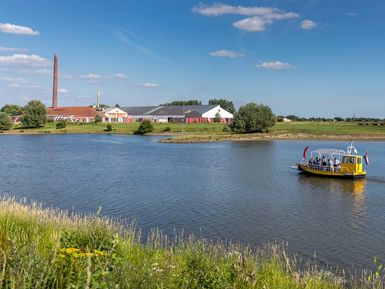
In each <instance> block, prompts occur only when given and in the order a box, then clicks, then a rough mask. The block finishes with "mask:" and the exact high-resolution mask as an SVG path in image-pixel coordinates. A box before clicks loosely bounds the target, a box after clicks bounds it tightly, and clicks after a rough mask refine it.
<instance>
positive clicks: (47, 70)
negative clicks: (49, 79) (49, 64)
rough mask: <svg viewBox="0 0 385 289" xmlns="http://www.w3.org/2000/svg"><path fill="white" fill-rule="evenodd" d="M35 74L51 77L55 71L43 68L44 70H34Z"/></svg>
mask: <svg viewBox="0 0 385 289" xmlns="http://www.w3.org/2000/svg"><path fill="white" fill-rule="evenodd" d="M33 73H36V74H41V75H49V74H52V73H53V71H52V69H48V68H43V69H37V70H34V71H33Z"/></svg>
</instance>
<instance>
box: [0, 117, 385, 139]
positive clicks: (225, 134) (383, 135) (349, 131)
mask: <svg viewBox="0 0 385 289" xmlns="http://www.w3.org/2000/svg"><path fill="white" fill-rule="evenodd" d="M111 126H112V131H107V130H106V124H105V123H79V124H75V123H68V124H67V127H66V128H63V129H56V125H55V123H47V124H46V125H45V126H44V127H41V128H34V129H25V128H22V127H15V128H14V129H12V130H10V131H3V132H2V134H4V135H8V134H18V135H28V134H133V133H134V132H135V130H136V129H137V128H138V126H139V123H111ZM153 126H154V130H153V132H152V133H151V135H162V136H166V137H167V138H165V139H162V142H165V143H199V142H220V141H257V140H282V139H283V140H295V139H304V140H306V139H308V140H343V141H347V140H349V141H350V140H364V141H365V140H370V141H376V140H380V141H384V140H385V126H383V125H360V124H358V123H352V122H290V123H277V124H276V125H275V126H274V127H272V128H271V129H270V131H269V132H268V133H255V134H232V133H231V132H229V128H228V127H227V126H226V125H224V124H221V123H192V124H182V123H154V124H153Z"/></svg>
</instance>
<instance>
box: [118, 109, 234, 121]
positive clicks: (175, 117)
mask: <svg viewBox="0 0 385 289" xmlns="http://www.w3.org/2000/svg"><path fill="white" fill-rule="evenodd" d="M121 109H122V110H124V111H125V112H127V114H128V117H129V118H131V119H133V120H135V121H142V120H143V119H149V120H151V121H154V122H160V123H168V122H186V123H203V122H214V121H215V120H216V119H217V120H218V121H220V122H223V123H230V122H231V121H232V120H233V115H232V114H231V113H230V112H228V111H226V110H224V109H223V108H221V107H220V106H219V105H184V106H183V105H170V106H139V107H121Z"/></svg>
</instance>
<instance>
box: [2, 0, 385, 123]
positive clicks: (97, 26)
mask: <svg viewBox="0 0 385 289" xmlns="http://www.w3.org/2000/svg"><path fill="white" fill-rule="evenodd" d="M384 11H385V1H383V0H370V1H369V0H368V1H362V0H338V1H336V0H322V1H321V0H258V1H257V0H249V1H246V0H244V1H226V0H224V1H192V0H183V1H181V0H162V1H159V0H111V1H90V0H85V1H74V0H66V1H57V0H55V1H44V0H35V1H24V0H23V1H21V0H1V1H0V106H2V105H4V104H6V103H16V104H20V105H22V104H25V103H26V102H27V101H28V100H30V99H40V100H42V101H44V102H45V103H46V104H47V105H49V104H50V99H51V95H52V62H53V54H54V52H56V53H57V54H58V57H59V105H89V104H93V103H94V102H95V95H96V92H97V90H100V91H101V95H102V102H103V103H108V104H112V105H113V104H115V103H119V104H120V105H127V106H128V105H157V104H160V103H163V102H167V101H172V100H176V99H200V100H202V101H203V102H207V100H208V99H211V98H227V99H230V100H233V101H234V103H235V104H236V106H240V105H243V104H246V103H248V102H257V103H264V104H267V105H269V106H271V107H272V109H273V111H274V112H275V113H276V114H284V115H288V114H296V115H302V116H330V117H332V116H352V115H353V114H355V115H356V116H376V117H385V115H384V114H385V32H384V31H385V21H384V16H383V13H384Z"/></svg>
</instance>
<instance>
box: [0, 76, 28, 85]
mask: <svg viewBox="0 0 385 289" xmlns="http://www.w3.org/2000/svg"><path fill="white" fill-rule="evenodd" d="M0 80H1V81H3V82H7V83H18V84H35V82H34V81H31V80H28V79H25V78H23V77H1V78H0Z"/></svg>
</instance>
